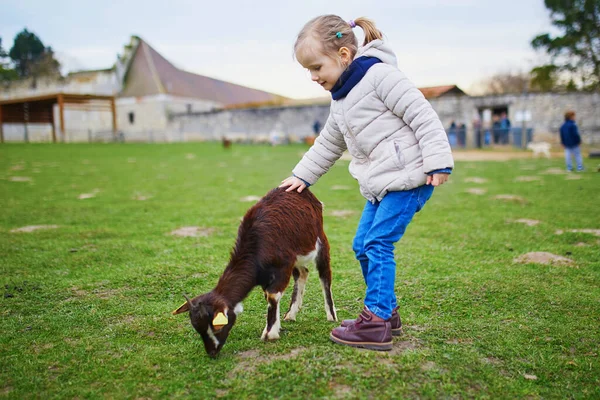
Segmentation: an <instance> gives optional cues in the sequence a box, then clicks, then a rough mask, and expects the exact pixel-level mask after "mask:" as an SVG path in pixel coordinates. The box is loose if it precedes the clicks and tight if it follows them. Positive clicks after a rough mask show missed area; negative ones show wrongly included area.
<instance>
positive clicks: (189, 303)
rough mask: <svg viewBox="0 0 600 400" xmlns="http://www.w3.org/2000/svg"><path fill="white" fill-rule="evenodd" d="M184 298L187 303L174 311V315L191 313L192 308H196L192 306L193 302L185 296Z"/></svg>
mask: <svg viewBox="0 0 600 400" xmlns="http://www.w3.org/2000/svg"><path fill="white" fill-rule="evenodd" d="M183 297H185V303H183V304H182V305H180V306H179V308H178V309H176V310H175V311H173V315H177V314H181V313H184V312H188V311H190V310H191V309H192V308H194V305H193V304H192V301H191V300H190V299H189V298H188V297H187V296H186V295H185V294H184V295H183Z"/></svg>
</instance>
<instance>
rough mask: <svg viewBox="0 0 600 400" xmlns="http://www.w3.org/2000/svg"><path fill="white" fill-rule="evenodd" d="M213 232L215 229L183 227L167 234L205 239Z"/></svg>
mask: <svg viewBox="0 0 600 400" xmlns="http://www.w3.org/2000/svg"><path fill="white" fill-rule="evenodd" d="M214 232H215V228H202V227H200V226H183V227H181V228H177V229H175V230H174V231H171V233H169V234H170V235H172V236H179V237H207V236H210V235H212V234H213V233H214Z"/></svg>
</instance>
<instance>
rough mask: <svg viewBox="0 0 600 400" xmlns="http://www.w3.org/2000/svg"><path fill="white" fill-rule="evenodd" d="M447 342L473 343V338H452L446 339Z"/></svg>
mask: <svg viewBox="0 0 600 400" xmlns="http://www.w3.org/2000/svg"><path fill="white" fill-rule="evenodd" d="M446 344H473V339H462V338H452V339H448V340H446Z"/></svg>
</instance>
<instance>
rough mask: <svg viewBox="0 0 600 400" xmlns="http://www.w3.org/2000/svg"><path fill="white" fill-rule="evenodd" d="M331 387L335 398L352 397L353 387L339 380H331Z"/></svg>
mask: <svg viewBox="0 0 600 400" xmlns="http://www.w3.org/2000/svg"><path fill="white" fill-rule="evenodd" d="M329 389H331V391H332V392H333V398H334V399H350V398H352V387H351V386H348V385H344V384H341V383H337V382H333V381H332V382H329Z"/></svg>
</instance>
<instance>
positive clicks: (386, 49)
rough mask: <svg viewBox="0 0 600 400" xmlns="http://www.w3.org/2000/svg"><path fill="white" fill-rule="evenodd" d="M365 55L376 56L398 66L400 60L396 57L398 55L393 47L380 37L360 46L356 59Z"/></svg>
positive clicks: (386, 62)
mask: <svg viewBox="0 0 600 400" xmlns="http://www.w3.org/2000/svg"><path fill="white" fill-rule="evenodd" d="M363 56H365V57H376V58H379V59H380V60H381V61H382V62H383V63H385V64H390V65H392V66H394V67H398V60H397V59H396V55H395V54H394V52H393V51H392V48H391V47H390V46H388V45H387V44H386V43H384V42H383V40H380V39H376V40H373V41H371V42H369V43H367V44H366V45H365V46H362V47H359V48H358V51H357V52H356V55H355V56H354V59H355V60H356V59H357V58H359V57H363Z"/></svg>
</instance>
